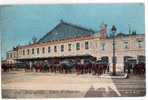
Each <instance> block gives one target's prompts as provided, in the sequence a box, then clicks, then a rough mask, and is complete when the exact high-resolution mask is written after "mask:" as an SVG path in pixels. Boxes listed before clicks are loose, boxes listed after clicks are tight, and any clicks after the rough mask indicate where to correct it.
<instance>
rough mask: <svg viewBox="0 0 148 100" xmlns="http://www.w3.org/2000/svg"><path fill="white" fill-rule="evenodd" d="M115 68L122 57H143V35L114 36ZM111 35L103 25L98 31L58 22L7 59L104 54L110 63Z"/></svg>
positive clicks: (121, 68) (87, 56) (68, 57)
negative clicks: (39, 37)
mask: <svg viewBox="0 0 148 100" xmlns="http://www.w3.org/2000/svg"><path fill="white" fill-rule="evenodd" d="M115 42H116V43H115V46H116V57H117V70H121V71H122V70H123V65H124V64H123V63H124V58H125V57H127V56H128V57H133V58H138V57H139V56H140V57H141V56H142V57H144V56H145V35H144V34H137V35H136V34H135V35H127V34H123V33H119V34H117V35H116V38H115ZM112 52H113V51H112V37H108V35H107V25H104V26H102V27H101V29H100V31H99V32H95V31H93V30H91V29H86V28H83V27H80V26H77V25H73V24H71V23H67V22H64V21H61V22H60V23H59V24H58V25H57V26H56V27H55V28H54V29H52V30H51V31H50V32H48V33H47V34H46V35H45V36H43V37H42V38H41V39H40V40H39V41H38V42H37V43H35V44H30V45H24V46H19V47H18V48H17V49H14V50H11V51H9V52H7V61H8V62H9V63H15V62H16V61H26V62H29V61H40V60H48V61H49V62H50V61H52V60H55V59H56V60H62V59H80V60H83V59H87V58H89V59H93V58H94V59H100V58H101V57H108V59H109V63H110V65H112Z"/></svg>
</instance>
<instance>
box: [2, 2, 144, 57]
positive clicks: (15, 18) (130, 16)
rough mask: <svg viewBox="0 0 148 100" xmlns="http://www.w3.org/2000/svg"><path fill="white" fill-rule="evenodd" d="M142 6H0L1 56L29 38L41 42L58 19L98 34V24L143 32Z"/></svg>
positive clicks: (123, 30) (135, 4) (125, 31)
mask: <svg viewBox="0 0 148 100" xmlns="http://www.w3.org/2000/svg"><path fill="white" fill-rule="evenodd" d="M144 17H145V15H144V4H141V3H129V4H128V3H125V4H124V3H119V4H49V5H47V4H46V5H8V6H0V34H1V44H2V46H1V54H0V55H1V57H4V58H5V56H6V52H7V51H9V50H11V49H12V47H13V46H17V45H26V44H28V43H29V41H31V39H32V37H34V36H35V37H37V39H40V38H41V37H42V36H44V35H45V34H46V33H47V32H49V31H50V30H51V29H53V28H54V27H55V26H56V25H57V24H58V23H60V20H61V19H62V20H64V21H65V22H69V23H73V24H76V25H79V26H82V27H86V28H91V29H93V30H95V31H99V29H100V25H101V24H102V23H105V24H107V25H108V34H110V29H111V26H112V25H116V27H117V33H118V32H122V33H126V34H128V31H129V26H130V27H131V30H136V32H137V34H144V33H145V20H144V19H145V18H144Z"/></svg>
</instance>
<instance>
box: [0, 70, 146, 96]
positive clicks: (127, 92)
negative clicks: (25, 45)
mask: <svg viewBox="0 0 148 100" xmlns="http://www.w3.org/2000/svg"><path fill="white" fill-rule="evenodd" d="M145 87H146V86H145V77H144V76H142V75H141V76H139V75H132V74H131V75H129V78H128V79H104V78H98V76H93V75H89V74H87V75H76V74H59V73H57V74H54V73H35V72H24V71H12V72H7V73H6V72H5V73H4V72H2V97H3V98H55V97H57V98H59V97H112V96H113V97H118V96H124V97H127V96H131V97H133V96H144V95H145V93H146V89H145Z"/></svg>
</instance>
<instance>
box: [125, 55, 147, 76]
mask: <svg viewBox="0 0 148 100" xmlns="http://www.w3.org/2000/svg"><path fill="white" fill-rule="evenodd" d="M126 70H127V71H128V73H131V71H132V72H133V73H134V74H145V58H144V56H143V57H142V56H139V57H137V59H136V58H132V57H125V59H124V71H125V72H126Z"/></svg>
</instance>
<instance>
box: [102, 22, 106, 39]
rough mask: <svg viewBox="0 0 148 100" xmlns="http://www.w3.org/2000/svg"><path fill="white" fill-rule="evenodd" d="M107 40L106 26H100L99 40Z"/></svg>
mask: <svg viewBox="0 0 148 100" xmlns="http://www.w3.org/2000/svg"><path fill="white" fill-rule="evenodd" d="M106 38H107V24H102V25H101V29H100V39H106Z"/></svg>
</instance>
